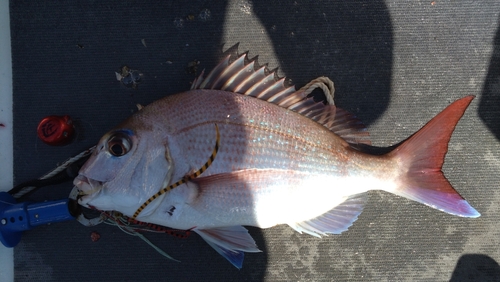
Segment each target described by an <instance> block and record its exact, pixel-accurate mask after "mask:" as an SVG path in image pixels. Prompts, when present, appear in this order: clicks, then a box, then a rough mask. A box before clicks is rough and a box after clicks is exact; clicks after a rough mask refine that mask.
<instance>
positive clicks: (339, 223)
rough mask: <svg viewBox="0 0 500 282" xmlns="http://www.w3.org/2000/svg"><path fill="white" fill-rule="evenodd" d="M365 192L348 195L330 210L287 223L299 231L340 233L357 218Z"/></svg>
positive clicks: (363, 202)
mask: <svg viewBox="0 0 500 282" xmlns="http://www.w3.org/2000/svg"><path fill="white" fill-rule="evenodd" d="M367 198H368V197H367V194H366V193H361V194H356V195H353V196H351V197H349V198H348V199H347V200H345V201H344V202H342V203H341V204H340V205H338V206H336V207H335V208H333V209H332V210H330V211H328V212H326V213H324V214H322V215H320V216H318V217H315V218H313V219H310V220H306V221H302V222H296V223H291V224H290V223H289V224H288V225H290V227H292V228H293V229H295V230H296V231H297V232H299V233H302V232H304V233H307V234H309V235H312V236H316V237H321V236H326V235H328V234H340V233H342V232H344V231H346V230H347V229H348V228H349V227H350V226H351V225H352V224H353V223H354V221H356V220H357V219H358V216H359V214H361V212H362V211H363V208H364V206H365V203H366V201H367Z"/></svg>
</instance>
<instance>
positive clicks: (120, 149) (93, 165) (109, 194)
mask: <svg viewBox="0 0 500 282" xmlns="http://www.w3.org/2000/svg"><path fill="white" fill-rule="evenodd" d="M167 156H168V153H167V151H166V147H165V141H164V138H162V136H161V134H159V133H157V132H156V133H155V132H154V131H149V130H141V131H133V130H129V129H118V130H113V131H111V132H109V133H107V134H106V135H104V136H103V137H102V138H101V140H100V141H99V144H98V146H97V147H96V151H95V152H94V154H93V155H92V156H91V157H90V159H89V160H88V161H87V163H85V165H84V166H83V167H82V169H81V170H80V175H79V178H80V179H82V177H83V178H87V181H88V182H89V183H96V182H100V183H101V187H100V189H99V191H94V192H93V193H94V195H89V196H88V197H87V202H85V204H87V205H92V206H95V207H96V208H97V209H100V210H119V211H121V212H123V213H124V214H127V215H129V216H131V215H132V214H133V213H134V211H135V209H137V208H138V207H139V206H140V205H141V204H142V203H143V202H144V201H146V200H147V199H148V198H149V197H150V196H151V195H153V194H155V193H156V192H158V190H160V189H161V188H163V187H164V183H165V182H168V181H169V179H168V178H169V177H168V175H169V171H171V163H170V162H169V161H168V160H167V158H168V157H167ZM84 192H85V191H84ZM153 208H154V206H151V207H150V209H147V210H146V211H145V212H144V214H145V215H146V214H148V213H149V212H151V210H152V209H153ZM129 213H130V214H129Z"/></svg>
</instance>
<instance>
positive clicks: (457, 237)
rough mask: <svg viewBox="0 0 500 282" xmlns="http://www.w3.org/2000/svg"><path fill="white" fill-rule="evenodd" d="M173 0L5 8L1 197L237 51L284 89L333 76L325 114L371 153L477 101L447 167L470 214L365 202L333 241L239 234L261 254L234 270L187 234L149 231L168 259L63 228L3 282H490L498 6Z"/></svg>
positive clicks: (498, 149)
mask: <svg viewBox="0 0 500 282" xmlns="http://www.w3.org/2000/svg"><path fill="white" fill-rule="evenodd" d="M184 2H185V3H184ZM184 2H182V1H157V2H154V1H146V2H145V1H75V2H59V1H52V2H47V1H43V2H40V1H11V4H10V13H11V34H12V35H11V36H12V56H13V58H12V59H13V60H12V62H13V80H14V81H13V86H14V159H15V165H14V169H15V182H16V183H20V182H22V181H25V180H28V179H31V178H34V177H38V176H40V175H42V174H43V173H45V172H46V171H48V170H49V169H51V168H53V167H54V166H55V165H56V164H57V163H58V162H61V161H63V160H65V159H66V158H68V157H70V156H72V155H75V154H77V153H79V152H80V151H82V150H84V149H86V148H88V147H90V146H91V145H93V144H95V143H96V142H97V141H98V140H99V138H100V137H101V136H102V135H103V134H104V133H105V132H106V131H107V130H109V129H110V128H111V127H113V126H115V125H116V124H118V123H119V122H120V121H122V120H123V119H125V118H126V117H127V116H129V115H130V114H131V113H132V112H134V111H136V104H137V103H140V104H143V105H145V104H148V103H150V102H152V101H154V100H156V99H158V98H160V97H163V96H165V95H169V94H173V93H177V92H180V91H184V90H187V89H189V87H190V82H191V81H192V80H193V78H194V74H192V73H191V72H190V71H189V70H187V68H188V64H189V63H190V62H193V61H195V62H198V61H199V66H198V73H199V71H201V69H204V68H206V69H210V68H212V67H213V66H214V65H215V64H216V61H217V58H218V54H219V53H220V51H221V50H223V49H224V48H227V47H230V46H232V45H234V44H235V43H237V42H240V52H243V51H247V50H249V51H250V55H251V56H255V55H260V57H259V62H261V63H265V62H269V66H270V67H271V68H274V67H280V73H281V74H282V75H283V74H286V75H287V76H288V77H289V78H291V79H292V80H293V82H294V83H295V84H297V85H298V86H299V87H300V86H302V85H304V84H305V83H307V82H308V81H309V80H311V79H313V78H316V77H317V76H321V75H324V76H328V77H330V78H331V79H332V80H333V81H334V82H335V86H336V93H335V95H336V98H335V100H336V102H337V104H338V105H339V106H340V107H343V108H345V109H346V110H349V111H351V112H353V113H354V114H356V115H357V116H358V117H359V118H360V119H361V120H362V121H363V122H364V123H365V124H366V125H367V126H368V129H369V131H370V133H371V136H372V137H371V139H372V141H373V144H374V145H375V146H380V147H387V146H390V145H393V144H396V143H398V142H400V141H401V140H403V139H405V138H407V137H408V136H410V135H411V134H413V133H414V132H415V131H416V130H418V129H419V128H420V127H421V126H423V125H424V124H425V123H426V122H427V121H428V120H430V119H431V118H432V117H433V116H434V115H436V114H437V113H438V112H439V111H440V110H442V109H443V108H445V107H446V106H447V105H448V104H449V103H450V102H452V101H454V100H456V99H458V98H461V97H463V96H466V95H469V94H474V95H476V96H477V98H476V99H475V100H474V101H473V102H472V104H471V106H470V107H469V109H468V110H467V112H466V114H465V116H464V118H463V119H462V120H461V121H460V123H459V125H458V127H457V129H456V131H455V133H454V135H453V138H452V140H451V143H450V148H449V153H448V155H447V158H446V162H445V166H444V171H445V174H446V176H447V177H448V178H449V180H450V182H451V183H452V184H453V186H454V187H455V188H456V189H457V190H458V191H459V192H460V193H461V194H462V195H463V196H464V197H466V198H467V199H468V200H469V201H470V203H471V204H472V205H473V206H474V207H476V208H477V209H478V210H479V212H481V213H482V217H480V218H478V219H462V218H458V217H453V216H451V215H448V214H444V213H441V212H439V211H436V210H433V209H430V208H428V207H425V206H423V205H419V204H416V203H413V202H410V201H407V200H405V199H402V198H398V197H396V196H394V195H389V194H386V193H379V192H373V193H370V196H371V197H370V201H369V204H368V205H367V207H366V208H365V211H364V212H363V213H362V214H361V216H360V218H359V220H358V221H357V222H356V223H355V224H354V225H353V226H352V227H351V228H350V229H349V231H347V232H345V233H344V234H342V235H340V236H329V237H327V238H323V239H318V238H314V237H311V236H308V235H304V234H303V235H301V234H298V233H296V232H294V231H292V230H291V229H290V228H288V227H286V226H279V227H275V228H272V229H267V230H260V229H258V228H250V233H251V234H252V236H253V237H254V238H255V239H256V241H257V244H258V246H259V247H260V248H261V249H262V250H263V252H262V253H256V254H247V255H246V258H245V262H244V265H243V268H242V269H241V270H237V269H236V268H234V267H233V266H232V265H230V264H229V263H228V262H227V261H226V260H225V259H224V258H222V257H221V256H220V255H218V254H217V253H216V252H215V251H214V250H213V249H212V248H211V247H209V246H208V245H207V244H206V243H205V242H204V241H203V240H202V239H201V238H200V237H198V236H197V235H195V234H194V235H192V236H190V237H189V238H187V239H178V238H174V237H172V236H168V235H162V234H147V236H148V238H150V239H151V241H153V242H154V243H155V244H156V245H158V246H159V247H160V248H162V249H163V250H165V251H166V252H167V253H168V254H170V255H171V256H173V257H174V258H176V259H178V260H180V261H181V262H180V263H178V262H174V261H170V260H167V259H165V258H164V257H162V256H161V255H160V254H158V253H157V252H156V251H154V250H153V249H152V248H151V247H149V246H148V245H147V244H145V243H144V242H142V241H141V240H140V239H138V238H136V237H132V236H129V235H126V234H124V233H123V232H121V231H120V230H118V229H117V228H116V227H112V226H106V225H99V226H96V227H94V228H87V227H84V226H82V225H80V224H79V223H77V222H65V223H59V224H53V225H50V226H46V227H40V228H36V229H34V230H32V231H29V232H26V233H25V234H24V236H23V239H22V241H21V243H20V244H19V245H18V246H17V247H16V248H15V279H16V281H276V280H282V281H321V280H322V281H379V280H389V281H404V280H430V281H445V280H450V279H451V280H452V281H498V279H500V268H499V266H498V260H500V251H499V249H498V246H499V245H500V236H499V235H500V234H499V231H498V230H500V220H499V219H500V216H499V212H500V208H499V206H500V205H499V203H500V193H499V192H497V190H498V185H499V183H500V173H499V171H500V145H499V139H500V130H499V125H498V124H499V116H500V109H499V107H500V106H499V105H500V104H499V103H500V101H499V95H500V87H499V86H498V85H499V81H500V80H499V79H500V71H499V69H498V65H499V63H500V55H499V54H500V32H499V31H498V30H497V29H498V22H499V11H500V3H498V1H480V3H479V1H477V2H476V1H418V2H416V1H410V0H408V1H357V2H355V3H351V1H258V0H255V1H250V0H234V1H233V0H231V1H184ZM222 46H225V47H222ZM123 65H127V66H130V67H132V68H134V69H137V70H139V71H141V72H142V73H143V74H144V77H143V82H142V83H141V84H140V85H139V87H138V89H137V90H133V89H129V88H126V87H125V86H123V85H121V84H120V82H118V81H117V80H116V77H115V71H117V70H118V69H119V68H120V67H121V66H123ZM202 110H203V109H200V111H202ZM54 114H57V115H62V114H69V115H71V116H72V117H73V118H74V119H75V120H76V121H77V124H78V132H79V135H78V137H77V141H75V142H74V143H72V144H70V145H68V146H65V147H49V146H47V145H45V144H43V143H42V142H41V141H40V140H38V139H37V137H36V126H37V124H38V122H39V120H40V119H41V118H43V117H45V116H48V115H54ZM71 188H72V187H71V183H68V184H66V185H59V186H53V187H46V188H43V189H41V190H40V191H38V192H37V193H36V194H34V195H33V196H32V197H31V200H33V201H43V200H53V199H60V198H64V197H67V195H68V193H69V191H70V190H71ZM91 231H96V232H98V233H99V234H100V235H101V239H100V240H99V241H97V242H93V241H92V240H91V238H90V233H91Z"/></svg>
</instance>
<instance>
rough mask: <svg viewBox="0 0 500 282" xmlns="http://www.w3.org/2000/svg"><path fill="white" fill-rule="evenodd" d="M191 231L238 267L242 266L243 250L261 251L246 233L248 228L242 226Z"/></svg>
mask: <svg viewBox="0 0 500 282" xmlns="http://www.w3.org/2000/svg"><path fill="white" fill-rule="evenodd" d="M193 231H195V232H196V233H198V235H200V236H201V238H203V239H204V240H205V241H206V242H207V243H208V244H209V245H210V246H211V247H212V248H214V249H215V250H216V251H217V252H218V253H219V254H220V255H221V256H223V257H224V258H225V259H227V260H228V261H229V262H230V263H232V264H233V265H234V266H235V267H237V268H238V269H239V268H241V267H242V266H243V259H244V256H245V253H244V252H251V253H256V252H261V250H259V248H257V246H256V245H255V241H254V240H253V238H252V236H250V234H248V230H247V229H246V228H245V227H243V226H229V227H219V228H212V229H195V230H193Z"/></svg>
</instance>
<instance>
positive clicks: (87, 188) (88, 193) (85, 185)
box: [73, 174, 103, 205]
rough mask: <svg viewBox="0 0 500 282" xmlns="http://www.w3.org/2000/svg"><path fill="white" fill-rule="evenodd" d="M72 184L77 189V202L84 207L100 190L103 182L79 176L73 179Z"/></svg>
mask: <svg viewBox="0 0 500 282" xmlns="http://www.w3.org/2000/svg"><path fill="white" fill-rule="evenodd" d="M73 184H74V185H75V187H76V188H77V189H78V197H77V199H78V202H79V203H80V204H81V205H84V204H86V203H88V202H89V201H90V200H91V199H92V198H93V197H94V196H95V195H96V194H98V193H99V192H100V191H101V190H102V185H103V182H102V181H97V180H94V179H91V178H88V177H86V176H84V175H81V174H80V175H78V176H77V177H76V178H75V180H74V181H73Z"/></svg>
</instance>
